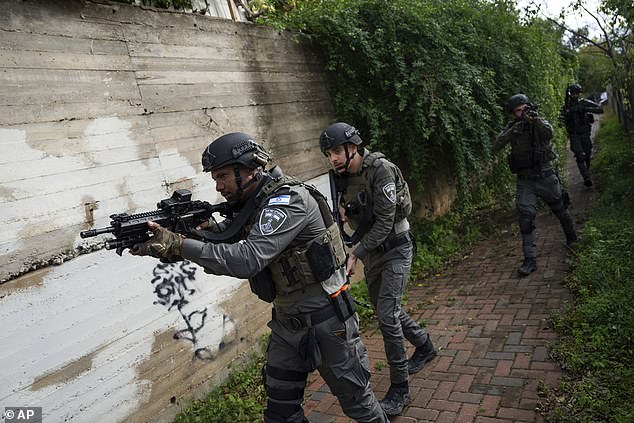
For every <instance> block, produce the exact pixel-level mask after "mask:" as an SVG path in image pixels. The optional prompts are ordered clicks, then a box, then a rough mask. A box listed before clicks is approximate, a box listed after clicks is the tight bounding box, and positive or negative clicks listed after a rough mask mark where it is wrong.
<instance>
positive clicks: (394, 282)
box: [363, 243, 428, 383]
mask: <svg viewBox="0 0 634 423" xmlns="http://www.w3.org/2000/svg"><path fill="white" fill-rule="evenodd" d="M411 264H412V244H411V243H407V244H404V245H400V246H398V247H395V248H392V249H391V250H389V251H385V252H378V251H373V252H371V253H369V254H368V255H367V256H366V257H364V259H363V265H364V273H365V281H366V284H367V286H368V294H369V297H370V302H371V303H372V306H373V307H374V309H375V310H376V314H377V317H378V321H379V329H380V330H381V334H382V335H383V344H384V347H385V355H386V358H387V362H388V364H389V366H390V381H391V382H392V383H402V382H406V381H407V380H408V376H409V374H408V372H407V348H406V346H405V339H407V340H408V341H409V342H411V343H412V344H413V345H414V346H415V347H420V346H423V345H424V344H425V342H427V337H428V335H427V332H426V331H425V330H424V329H423V328H421V327H420V325H418V323H416V322H415V321H414V320H412V318H411V317H410V316H409V315H408V314H407V313H406V312H405V311H404V310H403V309H402V308H401V301H402V299H403V292H404V291H405V288H406V287H407V278H408V276H409V271H410V268H411Z"/></svg>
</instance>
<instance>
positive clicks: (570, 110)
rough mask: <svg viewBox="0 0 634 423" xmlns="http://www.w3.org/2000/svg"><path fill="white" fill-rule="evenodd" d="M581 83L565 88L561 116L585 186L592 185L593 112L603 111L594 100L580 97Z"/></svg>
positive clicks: (599, 112)
mask: <svg viewBox="0 0 634 423" xmlns="http://www.w3.org/2000/svg"><path fill="white" fill-rule="evenodd" d="M581 92H582V89H581V85H579V84H572V85H570V86H569V87H568V89H567V90H566V101H565V104H564V107H563V108H562V109H561V118H562V119H563V121H564V124H565V126H566V131H567V132H568V137H569V138H570V150H572V152H573V153H574V155H575V159H576V161H577V167H578V168H579V173H581V177H582V178H583V183H584V185H585V186H587V187H591V186H592V178H591V177H590V161H591V160H592V139H591V138H590V133H591V132H592V123H593V122H594V114H601V113H603V108H602V107H601V106H600V105H598V104H597V103H595V102H594V101H591V100H588V99H587V98H581V97H580V96H581Z"/></svg>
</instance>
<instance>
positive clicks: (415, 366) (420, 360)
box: [407, 335, 438, 375]
mask: <svg viewBox="0 0 634 423" xmlns="http://www.w3.org/2000/svg"><path fill="white" fill-rule="evenodd" d="M437 356H438V352H437V351H436V349H435V348H434V344H432V343H431V338H430V337H429V335H427V341H426V342H425V344H424V345H422V346H420V347H416V350H415V351H414V354H412V356H411V357H410V359H409V361H408V362H407V372H408V373H409V374H410V375H411V374H414V373H418V372H420V371H421V370H423V367H425V364H426V363H427V362H428V361H430V360H432V359H433V358H434V357H437Z"/></svg>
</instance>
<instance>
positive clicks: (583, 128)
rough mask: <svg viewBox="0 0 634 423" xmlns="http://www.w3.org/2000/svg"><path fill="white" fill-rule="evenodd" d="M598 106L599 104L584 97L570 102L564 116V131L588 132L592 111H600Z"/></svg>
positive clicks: (592, 117) (591, 121)
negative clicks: (572, 102)
mask: <svg viewBox="0 0 634 423" xmlns="http://www.w3.org/2000/svg"><path fill="white" fill-rule="evenodd" d="M600 108H601V106H599V105H598V104H595V103H593V102H591V101H589V100H587V99H585V98H583V99H581V100H579V101H577V102H575V103H574V104H572V105H571V106H570V109H569V110H568V113H566V115H565V116H564V121H565V124H566V131H568V133H569V134H585V133H589V132H590V131H591V128H592V124H593V123H594V115H593V114H592V113H601V112H602V110H601V109H600ZM597 109H598V110H597Z"/></svg>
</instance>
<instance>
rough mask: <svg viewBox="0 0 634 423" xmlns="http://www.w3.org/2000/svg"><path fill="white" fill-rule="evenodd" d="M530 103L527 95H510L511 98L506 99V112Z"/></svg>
mask: <svg viewBox="0 0 634 423" xmlns="http://www.w3.org/2000/svg"><path fill="white" fill-rule="evenodd" d="M528 103H530V101H529V100H528V97H526V96H525V95H524V94H515V95H512V96H510V97H509V99H508V100H506V105H505V106H504V110H505V111H506V113H512V112H513V110H515V109H516V108H517V107H518V106H521V105H522V104H528Z"/></svg>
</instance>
